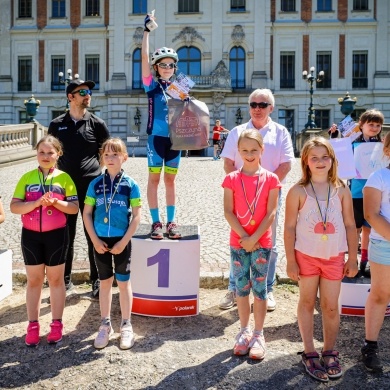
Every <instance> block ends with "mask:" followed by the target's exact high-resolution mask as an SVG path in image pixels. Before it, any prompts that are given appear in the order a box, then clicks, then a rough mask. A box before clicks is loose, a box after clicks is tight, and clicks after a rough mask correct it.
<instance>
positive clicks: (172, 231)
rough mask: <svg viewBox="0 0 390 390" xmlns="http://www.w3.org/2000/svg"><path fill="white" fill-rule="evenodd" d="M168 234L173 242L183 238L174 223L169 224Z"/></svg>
mask: <svg viewBox="0 0 390 390" xmlns="http://www.w3.org/2000/svg"><path fill="white" fill-rule="evenodd" d="M167 234H168V238H170V239H171V240H178V239H179V238H181V234H180V232H179V229H178V227H177V225H176V224H175V223H174V222H168V223H167Z"/></svg>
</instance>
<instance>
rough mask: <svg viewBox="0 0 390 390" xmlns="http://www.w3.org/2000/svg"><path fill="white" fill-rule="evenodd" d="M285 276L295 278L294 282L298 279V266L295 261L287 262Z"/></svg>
mask: <svg viewBox="0 0 390 390" xmlns="http://www.w3.org/2000/svg"><path fill="white" fill-rule="evenodd" d="M286 271H287V276H288V277H289V278H290V279H291V280H295V281H296V282H297V281H299V279H300V277H299V267H298V264H297V262H296V261H294V262H293V263H292V262H287V269H286Z"/></svg>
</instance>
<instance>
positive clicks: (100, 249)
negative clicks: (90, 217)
mask: <svg viewBox="0 0 390 390" xmlns="http://www.w3.org/2000/svg"><path fill="white" fill-rule="evenodd" d="M93 246H94V248H95V251H96V252H97V253H99V254H101V255H102V254H104V253H106V252H108V251H109V249H108V245H107V244H106V243H105V242H104V241H102V240H99V239H98V240H97V241H95V242H94V243H93Z"/></svg>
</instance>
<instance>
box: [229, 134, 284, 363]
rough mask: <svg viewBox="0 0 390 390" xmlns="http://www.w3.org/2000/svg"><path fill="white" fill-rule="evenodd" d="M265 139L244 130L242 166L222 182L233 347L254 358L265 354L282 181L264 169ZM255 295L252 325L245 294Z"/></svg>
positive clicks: (240, 138)
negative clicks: (234, 316)
mask: <svg viewBox="0 0 390 390" xmlns="http://www.w3.org/2000/svg"><path fill="white" fill-rule="evenodd" d="M263 150H264V145H263V138H262V136H261V135H260V133H259V132H258V131H257V130H254V129H248V130H244V131H243V132H242V133H241V135H240V137H239V138H238V152H239V153H240V156H241V158H242V160H243V163H244V164H243V167H242V168H241V169H240V170H237V171H234V172H231V173H229V174H228V175H227V176H226V177H225V179H224V181H223V183H222V187H223V188H224V211H225V218H226V220H227V221H228V223H229V225H230V227H231V232H230V253H231V267H232V269H233V272H234V278H235V285H236V296H237V308H238V314H239V317H240V326H241V329H240V332H239V333H238V334H237V336H236V339H235V344H234V348H233V352H234V354H235V355H246V354H248V352H249V357H250V358H252V359H259V360H261V359H263V358H264V356H265V354H266V346H265V339H264V334H263V326H264V320H265V315H266V313H267V272H268V262H269V258H270V255H271V248H272V230H271V225H272V222H273V220H274V218H275V215H276V210H277V206H278V195H279V189H280V187H281V184H280V182H279V179H278V177H277V176H276V175H275V174H274V173H272V172H269V171H267V170H266V169H264V168H262V167H261V165H260V161H261V155H262V153H263ZM251 290H252V292H253V295H254V304H253V316H254V330H253V332H252V330H251V325H250V312H251V305H250V302H249V293H250V291H251Z"/></svg>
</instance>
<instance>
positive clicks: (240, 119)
mask: <svg viewBox="0 0 390 390" xmlns="http://www.w3.org/2000/svg"><path fill="white" fill-rule="evenodd" d="M241 123H242V114H241V108H237V111H236V125H237V126H238V125H241Z"/></svg>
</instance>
